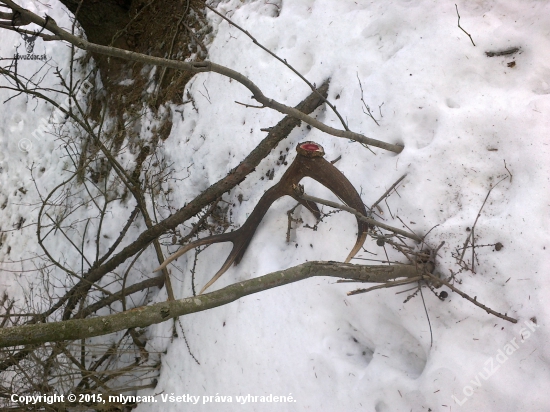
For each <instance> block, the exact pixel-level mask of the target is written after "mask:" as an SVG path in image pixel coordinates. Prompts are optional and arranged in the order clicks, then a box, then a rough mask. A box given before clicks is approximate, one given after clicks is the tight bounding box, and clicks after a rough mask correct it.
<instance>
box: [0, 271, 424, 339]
mask: <svg viewBox="0 0 550 412" xmlns="http://www.w3.org/2000/svg"><path fill="white" fill-rule="evenodd" d="M421 270H422V268H421V267H415V266H413V265H393V266H387V265H377V266H374V265H373V266H363V265H352V264H347V263H338V262H308V263H304V264H302V265H298V266H294V267H292V268H289V269H285V270H280V271H276V272H273V273H270V274H267V275H264V276H260V277H258V278H254V279H250V280H245V281H243V282H238V283H235V284H233V285H231V286H227V287H225V288H223V289H220V290H217V291H215V292H212V293H207V294H204V295H199V296H195V297H189V298H185V299H180V300H173V301H166V302H161V303H157V304H154V305H150V306H142V307H140V308H136V309H132V310H129V311H126V312H121V313H117V314H115V315H110V316H101V317H97V318H87V319H71V320H67V321H63V322H52V323H38V324H34V325H23V326H16V327H11V328H3V329H0V347H2V348H5V347H10V346H18V345H28V344H38V343H45V342H59V341H64V340H75V339H85V338H90V337H93V336H101V335H106V334H108V333H113V332H117V331H120V330H125V329H129V328H138V327H140V328H143V327H146V326H149V325H153V324H156V323H161V322H164V321H166V320H169V319H171V318H174V317H178V316H183V315H187V314H190V313H195V312H202V311H205V310H208V309H212V308H215V307H218V306H222V305H226V304H228V303H231V302H233V301H235V300H237V299H240V298H242V297H244V296H247V295H251V294H254V293H258V292H262V291H264V290H268V289H272V288H276V287H279V286H283V285H287V284H289V283H294V282H298V281H301V280H304V279H307V278H310V277H315V276H331V277H337V278H345V279H354V280H357V281H360V282H372V283H382V282H387V281H389V280H393V279H398V278H413V277H416V276H418V275H419V274H420V273H421V272H420V271H421Z"/></svg>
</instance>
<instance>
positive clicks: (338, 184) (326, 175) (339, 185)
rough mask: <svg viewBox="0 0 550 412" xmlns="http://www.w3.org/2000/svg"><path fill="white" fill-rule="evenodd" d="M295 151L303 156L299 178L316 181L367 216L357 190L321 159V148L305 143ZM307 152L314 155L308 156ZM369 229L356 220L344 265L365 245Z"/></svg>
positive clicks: (339, 172)
mask: <svg viewBox="0 0 550 412" xmlns="http://www.w3.org/2000/svg"><path fill="white" fill-rule="evenodd" d="M315 146H317V147H318V148H320V149H318V150H320V152H319V154H317V155H315V153H317V152H316V151H314V150H315ZM297 150H298V153H300V154H303V156H302V157H300V158H299V161H300V162H302V163H304V166H303V167H302V169H303V172H304V175H303V176H302V177H301V178H303V177H306V176H307V177H310V178H312V179H314V180H316V181H318V182H319V183H321V184H322V185H323V186H325V187H326V188H327V189H330V191H331V192H332V193H334V194H335V195H336V196H338V197H339V198H340V199H341V200H342V201H343V202H344V203H345V204H346V205H348V206H349V207H352V208H354V209H355V210H357V211H359V212H361V213H362V214H363V215H366V214H367V210H366V208H365V204H364V203H363V200H362V199H361V196H359V193H357V190H355V187H353V185H352V184H351V182H350V181H349V180H348V179H347V178H346V176H344V174H343V173H342V172H341V171H340V170H338V169H337V168H336V167H335V166H334V165H333V164H332V163H330V162H328V161H326V160H325V159H324V158H323V155H324V151H323V150H322V147H320V146H319V145H318V144H317V143H314V142H305V143H301V144H300V145H298V148H297ZM308 150H309V151H310V152H311V153H313V154H314V155H312V154H308V152H307V151H308ZM297 160H298V158H297ZM301 178H300V179H301ZM296 184H297V183H296ZM369 227H370V226H369V225H368V224H367V223H365V222H364V221H362V220H359V218H357V240H356V242H355V245H354V246H353V248H352V249H351V251H350V253H349V254H348V257H347V258H346V260H345V262H346V263H349V262H350V261H351V259H352V258H353V257H354V256H355V255H356V254H357V252H359V250H360V249H361V247H362V246H363V244H364V243H365V240H366V238H367V231H368V230H369Z"/></svg>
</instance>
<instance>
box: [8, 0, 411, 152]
mask: <svg viewBox="0 0 550 412" xmlns="http://www.w3.org/2000/svg"><path fill="white" fill-rule="evenodd" d="M2 2H3V3H4V4H6V5H8V6H9V7H10V8H12V10H14V11H16V12H19V13H21V15H22V16H23V17H24V18H25V19H27V20H28V21H30V22H32V23H35V24H37V25H39V26H41V27H44V28H46V29H47V30H49V31H50V32H52V33H54V34H55V35H57V36H59V37H60V38H61V39H63V40H64V41H67V42H68V43H70V44H72V45H74V46H76V47H78V48H79V49H82V50H87V51H90V52H93V53H99V54H103V55H106V56H111V57H117V58H120V59H124V60H130V61H136V62H141V63H146V64H152V65H155V66H161V67H168V68H172V69H176V70H184V71H190V72H193V73H200V72H214V73H218V74H221V75H223V76H226V77H229V78H231V79H233V80H236V81H237V82H239V83H241V84H242V85H243V86H245V87H246V88H247V89H248V90H250V91H251V92H252V95H253V98H254V99H255V100H256V101H257V102H259V103H261V104H263V105H264V106H266V107H270V108H272V109H274V110H277V111H278V112H281V113H284V114H287V115H289V116H292V117H294V118H297V119H300V120H302V121H304V122H306V123H307V124H309V125H311V126H313V127H315V128H317V129H319V130H321V131H323V132H325V133H328V134H330V135H332V136H336V137H343V138H346V139H350V140H355V141H358V142H360V143H363V144H366V145H370V146H375V147H379V148H381V149H385V150H388V151H391V152H394V153H400V152H401V151H402V150H403V146H400V145H396V144H392V143H386V142H382V141H379V140H376V139H371V138H369V137H366V136H364V135H362V134H359V133H354V132H352V131H349V130H340V129H335V128H333V127H330V126H327V125H326V124H324V123H322V122H320V121H319V120H316V119H314V118H313V117H311V116H308V115H306V114H305V113H303V112H300V111H299V110H297V109H295V108H293V107H290V106H286V105H284V104H282V103H279V102H277V101H275V100H273V99H270V98H268V97H267V96H265V95H264V94H263V92H262V91H261V90H260V88H259V87H258V86H256V84H254V83H253V82H252V81H251V80H250V79H248V78H247V77H246V76H243V75H242V74H241V73H239V72H236V71H235V70H232V69H230V68H228V67H225V66H221V65H219V64H216V63H212V62H208V61H204V62H182V61H178V60H169V59H163V58H160V57H154V56H147V55H145V54H140V53H135V52H131V51H128V50H123V49H117V48H114V47H109V46H102V45H99V44H95V43H90V42H88V41H87V40H85V39H83V38H80V37H77V36H74V35H72V34H71V33H69V32H67V31H66V30H63V29H62V28H60V27H59V26H58V25H57V23H56V22H55V20H53V19H52V18H51V17H48V16H47V17H46V19H43V18H42V17H40V16H38V15H36V14H34V13H32V12H31V11H29V10H27V9H25V8H23V7H21V6H19V5H17V4H16V3H14V2H13V1H11V0H2Z"/></svg>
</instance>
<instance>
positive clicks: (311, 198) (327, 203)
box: [300, 194, 422, 242]
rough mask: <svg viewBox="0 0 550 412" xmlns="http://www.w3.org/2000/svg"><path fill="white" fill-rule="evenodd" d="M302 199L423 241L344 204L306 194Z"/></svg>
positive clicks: (302, 195) (414, 235)
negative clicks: (342, 211) (339, 210)
mask: <svg viewBox="0 0 550 412" xmlns="http://www.w3.org/2000/svg"><path fill="white" fill-rule="evenodd" d="M300 197H301V198H302V199H304V200H309V201H311V202H315V203H321V204H322V205H325V206H330V207H334V208H336V209H342V210H345V211H346V212H349V213H352V214H354V215H355V216H357V217H358V218H359V220H362V221H363V222H366V223H369V224H371V225H373V226H378V227H379V228H382V229H385V230H390V231H392V232H395V233H397V234H399V235H401V236H405V237H408V238H409V239H413V240H416V241H417V242H421V241H422V238H421V237H420V236H418V235H416V234H414V233H409V232H407V231H405V230H402V229H398V228H396V227H392V226H390V225H386V224H385V223H382V222H378V221H377V220H374V219H371V218H369V217H366V216H364V215H363V214H361V213H359V212H358V211H357V210H355V209H353V208H351V207H349V206H346V205H343V204H340V203H336V202H331V201H330V200H325V199H321V198H318V197H314V196H309V195H306V194H301V195H300Z"/></svg>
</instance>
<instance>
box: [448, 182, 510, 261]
mask: <svg viewBox="0 0 550 412" xmlns="http://www.w3.org/2000/svg"><path fill="white" fill-rule="evenodd" d="M505 179H506V177H504V178H502V179H500V180H499V181H498V182H497V183H496V184H495V185H494V186H493V187H492V188H490V189H489V191H488V192H487V196H485V200H484V201H483V204H482V205H481V207H480V208H479V212H477V217H476V220H475V221H474V224H473V226H472V229H471V232H470V234H469V235H468V237H467V238H466V241H465V242H464V246H462V248H463V249H462V254H461V255H460V259H459V260H458V264H459V265H460V264H461V263H462V260H463V259H464V254H465V253H466V249H467V247H468V242H469V241H470V239H471V241H472V246H473V244H474V243H473V240H474V239H473V235H474V228H475V226H476V224H477V220H478V219H479V217H480V216H481V211H482V210H483V207H484V206H485V203H487V199H489V195H490V194H491V192H492V191H493V189H494V188H495V187H497V186H498V185H499V184H500V182H502V181H503V180H505ZM474 249H475V248H474V247H472V250H474ZM472 265H473V262H472Z"/></svg>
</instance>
